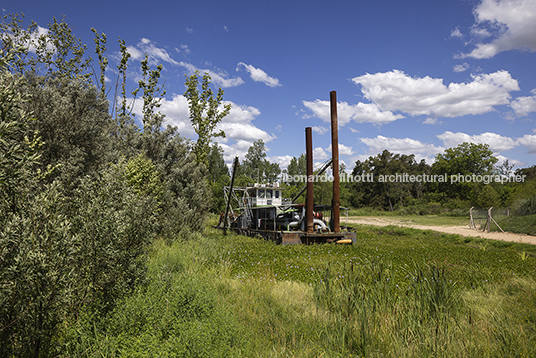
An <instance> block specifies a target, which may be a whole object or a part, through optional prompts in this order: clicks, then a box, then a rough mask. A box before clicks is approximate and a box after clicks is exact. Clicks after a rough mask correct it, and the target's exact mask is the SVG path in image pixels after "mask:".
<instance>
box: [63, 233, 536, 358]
mask: <svg viewBox="0 0 536 358" xmlns="http://www.w3.org/2000/svg"><path fill="white" fill-rule="evenodd" d="M535 251H536V249H535V247H534V246H530V245H523V244H517V243H505V242H494V241H490V240H483V239H475V238H462V237H459V236H456V235H444V234H439V233H437V232H433V231H421V230H414V229H408V228H399V227H394V226H392V227H384V228H377V227H365V226H362V227H359V229H358V232H357V243H356V244H355V245H332V244H326V245H310V246H306V245H298V246H281V245H279V246H278V245H274V244H273V243H271V242H268V241H264V240H260V239H254V238H249V237H244V236H238V235H235V234H233V233H227V235H223V233H222V231H220V230H216V229H212V228H207V229H206V230H205V233H204V234H203V235H200V234H195V235H192V236H191V237H190V239H189V240H188V241H185V242H176V243H173V244H171V245H168V244H166V243H164V242H156V243H155V245H154V250H153V251H152V252H151V255H150V260H149V272H150V278H151V279H150V280H149V282H148V284H147V285H146V287H144V288H142V289H140V291H138V292H137V293H136V294H135V295H133V296H132V297H130V298H128V299H125V300H124V301H122V302H120V303H119V305H118V308H117V309H116V310H115V311H114V312H113V313H112V315H111V316H110V317H107V318H105V319H102V320H100V321H99V322H101V323H99V324H98V325H97V326H94V325H93V323H91V321H90V320H88V321H86V322H85V323H84V322H83V321H81V322H79V325H78V326H77V325H74V326H73V328H72V329H71V330H68V331H67V333H66V336H67V337H71V339H72V341H71V342H79V343H80V342H84V344H82V343H80V344H79V346H78V349H74V348H73V349H71V350H70V351H69V353H70V354H72V355H75V354H78V355H80V356H97V355H99V354H100V355H102V356H143V355H144V354H145V355H150V356H151V355H152V356H156V355H159V354H160V355H164V356H165V355H166V354H179V355H181V356H207V357H208V356H211V357H212V356H214V357H218V356H219V357H223V356H228V357H346V356H368V357H380V356H390V357H391V356H392V357H395V356H396V357H415V356H441V357H443V356H445V357H446V356H449V357H450V356H456V357H502V356H511V355H516V356H528V357H530V355H531V354H533V355H534V354H536V353H535V348H534V347H536V332H535V327H536V281H535V275H536V258H535V257H534V256H533V255H532V254H533V253H534V252H535ZM521 253H526V254H525V256H524V259H523V258H522V256H521ZM185 298H188V299H187V300H185ZM169 307H175V308H174V309H169ZM184 310H187V311H184ZM181 312H183V313H181ZM185 312H193V313H192V314H191V313H188V314H186V313H185ZM133 320H134V321H135V322H133ZM143 322H152V323H150V324H146V323H143ZM172 322H179V323H177V324H172ZM180 322H182V323H180ZM181 324H184V325H181ZM155 328H157V329H156V330H155ZM216 335H217V336H218V337H220V338H218V339H214V337H215V336H216ZM188 342H192V343H191V344H190V343H188ZM74 346H75V347H76V345H74Z"/></svg>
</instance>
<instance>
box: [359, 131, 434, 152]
mask: <svg viewBox="0 0 536 358" xmlns="http://www.w3.org/2000/svg"><path fill="white" fill-rule="evenodd" d="M359 140H360V141H361V142H363V143H364V144H366V145H367V146H368V147H369V153H370V154H374V155H375V154H377V153H381V152H383V151H384V150H385V149H387V150H388V151H390V152H391V153H395V154H406V155H409V154H421V155H426V156H433V155H435V154H437V153H440V152H442V151H443V150H444V148H442V147H436V146H435V145H433V144H426V143H423V142H421V141H418V140H416V139H411V138H388V137H384V136H381V135H379V136H377V137H376V138H359Z"/></svg>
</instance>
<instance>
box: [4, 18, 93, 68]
mask: <svg viewBox="0 0 536 358" xmlns="http://www.w3.org/2000/svg"><path fill="white" fill-rule="evenodd" d="M23 19H24V15H22V16H20V15H18V14H10V15H6V16H4V21H3V22H1V23H0V38H1V41H2V47H3V48H11V47H17V46H22V47H23V48H24V50H23V52H22V54H21V56H19V57H18V58H17V59H16V60H15V61H14V62H13V71H14V72H16V73H19V74H22V75H24V76H28V75H44V76H46V77H48V78H55V77H68V78H75V77H82V78H85V79H88V78H89V73H88V72H87V71H88V69H89V66H90V63H91V59H90V58H86V57H84V54H85V50H86V45H84V44H83V43H82V41H81V39H80V38H76V37H75V35H74V34H73V32H72V30H71V28H70V27H69V25H68V24H67V23H66V22H65V19H62V21H61V22H58V21H57V20H56V18H53V20H52V22H51V23H49V24H48V27H47V32H46V33H40V31H39V27H38V26H37V23H35V22H34V21H31V22H30V24H29V25H28V27H27V28H26V29H24V28H23V27H22V22H23Z"/></svg>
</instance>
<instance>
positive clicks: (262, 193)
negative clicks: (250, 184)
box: [258, 189, 266, 199]
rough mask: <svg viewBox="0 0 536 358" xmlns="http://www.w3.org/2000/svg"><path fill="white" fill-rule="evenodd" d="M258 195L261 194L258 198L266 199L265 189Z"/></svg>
mask: <svg viewBox="0 0 536 358" xmlns="http://www.w3.org/2000/svg"><path fill="white" fill-rule="evenodd" d="M258 193H259V195H258V198H260V199H264V198H265V197H266V196H265V192H264V189H259V191H258Z"/></svg>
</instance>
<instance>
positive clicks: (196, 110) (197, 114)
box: [184, 71, 231, 167]
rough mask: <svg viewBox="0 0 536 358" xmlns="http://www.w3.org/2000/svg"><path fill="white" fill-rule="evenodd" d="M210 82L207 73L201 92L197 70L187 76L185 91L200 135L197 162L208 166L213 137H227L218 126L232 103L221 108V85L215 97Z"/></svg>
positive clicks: (197, 145) (196, 151)
mask: <svg viewBox="0 0 536 358" xmlns="http://www.w3.org/2000/svg"><path fill="white" fill-rule="evenodd" d="M210 82H211V78H210V75H209V74H208V73H205V74H204V75H203V83H202V84H201V92H200V91H199V89H198V87H199V71H195V73H194V74H193V75H191V76H190V77H188V76H186V83H185V84H186V92H184V96H185V97H186V99H187V100H188V106H189V109H190V122H191V123H192V126H193V128H194V130H195V133H197V135H198V138H197V142H196V143H195V146H194V153H195V155H196V159H197V162H198V163H203V164H205V166H207V167H208V158H207V154H208V153H209V152H210V143H211V142H212V139H213V138H215V137H223V138H225V132H224V131H223V130H220V131H216V127H217V126H218V123H220V122H221V121H222V120H223V118H224V117H225V116H226V115H228V114H229V112H230V111H231V105H230V104H225V105H223V107H222V108H221V109H220V104H221V103H222V101H223V90H222V89H221V87H220V88H218V93H217V95H216V97H214V92H213V91H212V89H211V88H210Z"/></svg>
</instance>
